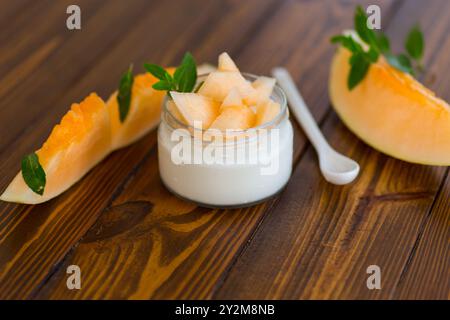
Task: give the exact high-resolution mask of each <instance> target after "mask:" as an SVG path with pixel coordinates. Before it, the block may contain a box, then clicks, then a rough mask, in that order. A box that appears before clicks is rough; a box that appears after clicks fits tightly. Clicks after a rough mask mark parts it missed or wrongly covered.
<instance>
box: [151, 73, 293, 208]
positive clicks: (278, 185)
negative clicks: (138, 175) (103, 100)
mask: <svg viewBox="0 0 450 320" xmlns="http://www.w3.org/2000/svg"><path fill="white" fill-rule="evenodd" d="M244 77H245V78H246V79H247V80H250V81H253V80H255V79H256V78H257V77H256V76H254V75H250V74H244ZM205 78H206V76H199V78H198V83H201V81H203V80H204V79H205ZM271 98H272V100H273V101H275V102H277V103H279V105H280V111H279V114H278V115H277V116H276V117H275V118H274V119H273V120H272V121H270V122H268V123H265V124H263V125H261V126H259V127H256V128H251V129H248V130H242V131H236V130H234V131H228V130H227V132H226V133H224V132H220V131H217V130H214V131H211V130H202V129H201V128H197V127H195V128H194V127H192V126H190V125H186V124H184V123H183V122H181V121H179V120H178V119H177V118H176V115H174V114H173V113H172V112H171V111H170V108H168V101H169V100H168V98H167V97H166V99H165V100H164V103H163V110H162V116H161V123H160V125H159V129H158V161H159V172H160V175H161V179H162V182H163V183H164V185H165V186H166V187H167V188H168V189H169V190H170V191H171V192H172V193H174V194H175V195H177V196H179V197H181V198H183V199H187V200H190V201H193V202H195V203H197V204H199V205H201V206H206V207H219V208H230V207H232V208H236V207H246V206H250V205H254V204H256V203H259V202H262V201H264V200H266V199H268V198H270V197H271V196H273V195H275V194H277V193H278V192H279V191H280V190H281V189H283V187H284V186H285V184H286V183H287V181H288V180H289V177H290V175H291V171H292V156H293V129H292V124H291V122H290V120H289V112H288V108H287V104H286V96H285V94H284V92H283V91H282V89H281V88H280V87H279V86H277V85H275V87H274V90H273V92H272V95H271ZM221 133H222V134H224V135H222V136H220V134H221ZM225 134H226V135H225Z"/></svg>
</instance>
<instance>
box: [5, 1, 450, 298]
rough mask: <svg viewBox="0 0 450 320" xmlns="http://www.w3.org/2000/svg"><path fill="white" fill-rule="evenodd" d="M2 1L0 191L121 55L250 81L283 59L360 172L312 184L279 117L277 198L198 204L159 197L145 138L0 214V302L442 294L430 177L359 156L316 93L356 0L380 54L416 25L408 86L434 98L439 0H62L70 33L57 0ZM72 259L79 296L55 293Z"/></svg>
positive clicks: (150, 141) (436, 194) (113, 70)
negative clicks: (235, 70) (207, 66)
mask: <svg viewBox="0 0 450 320" xmlns="http://www.w3.org/2000/svg"><path fill="white" fill-rule="evenodd" d="M12 3H13V2H10V3H8V4H7V5H5V4H3V3H2V4H1V5H0V9H4V10H0V27H3V29H2V32H0V49H1V50H0V72H1V73H2V77H1V78H0V98H1V99H0V159H1V160H2V161H0V172H1V173H2V175H0V189H3V188H4V187H6V185H7V183H8V182H9V180H10V179H11V178H12V177H13V176H14V175H15V174H16V172H17V170H18V167H19V165H18V164H19V161H20V158H21V156H22V155H23V154H25V153H27V152H29V151H31V150H33V149H35V148H36V147H38V146H39V145H40V144H41V143H42V141H43V140H44V139H45V137H46V136H47V135H48V133H49V131H50V129H51V128H52V127H53V125H54V124H55V123H56V122H57V121H58V119H59V118H60V117H61V115H62V114H64V113H65V112H66V111H67V108H68V106H69V105H70V103H72V102H73V101H78V100H80V99H81V98H82V97H83V96H85V95H86V94H88V93H89V92H91V91H97V92H99V93H100V95H101V96H102V97H104V98H107V97H108V95H109V94H110V92H112V91H113V90H114V89H115V88H116V86H117V81H118V79H119V75H120V74H121V73H122V72H123V70H124V69H125V68H126V67H127V66H128V64H129V63H130V62H131V61H132V62H134V64H135V66H137V67H138V69H139V66H141V65H142V64H143V62H147V61H151V62H156V63H160V64H164V65H171V64H175V63H177V62H178V61H179V59H180V58H181V56H182V55H183V53H184V52H185V51H186V50H190V51H191V52H193V54H194V55H195V57H196V58H197V60H198V61H209V62H213V63H214V62H215V59H216V57H217V55H218V54H219V53H220V52H222V51H228V52H229V53H230V54H231V55H232V56H233V58H235V59H236V60H237V63H238V65H240V66H243V67H242V69H244V70H245V71H247V72H253V73H256V74H269V73H270V69H271V68H272V67H273V66H276V65H283V66H286V67H287V68H288V69H289V70H290V71H291V72H292V74H293V77H294V79H295V80H296V82H297V84H298V86H299V88H300V89H301V91H302V93H303V95H304V97H305V100H306V102H307V103H308V104H309V105H310V107H311V108H312V112H313V115H314V117H315V118H316V120H318V121H319V123H320V124H321V125H322V129H323V130H324V132H325V134H326V136H327V138H328V139H330V141H331V143H332V144H333V145H334V146H335V147H336V148H337V149H338V150H340V151H343V152H344V153H346V154H348V155H350V156H352V157H354V158H355V159H357V160H358V161H359V162H360V164H361V165H362V173H361V176H360V177H359V179H358V180H357V181H356V183H355V184H353V185H350V186H345V187H336V186H332V185H330V184H327V183H325V182H324V181H323V179H322V178H321V176H320V172H319V170H318V166H317V160H316V156H315V153H314V151H313V150H312V149H311V148H310V146H309V145H308V144H307V141H306V138H305V136H304V134H303V133H302V131H301V129H299V127H298V125H297V124H295V123H294V127H295V142H294V144H295V165H296V168H295V171H294V173H293V176H292V179H291V181H290V183H289V185H288V186H287V188H286V189H285V190H284V191H283V192H282V193H281V194H280V195H279V196H277V197H275V198H273V199H271V200H269V201H267V202H265V203H263V204H261V205H258V206H254V207H251V208H246V209H239V210H211V209H206V208H200V207H197V206H195V205H194V204H192V203H190V202H186V201H183V200H180V199H178V198H176V197H175V196H174V195H172V194H170V193H169V192H168V191H167V190H166V189H165V188H164V187H163V186H162V184H161V181H160V178H159V172H158V165H157V151H156V134H155V132H153V133H151V134H149V135H147V136H146V137H144V138H143V139H141V140H140V141H138V142H137V143H136V144H134V145H132V146H130V147H128V148H125V149H123V150H119V151H116V152H114V153H113V154H112V155H110V156H109V157H108V158H107V159H105V160H104V161H103V162H102V163H101V164H100V165H98V166H97V167H96V168H94V169H93V170H92V171H91V172H90V173H89V174H88V175H87V176H86V177H85V178H83V179H82V180H81V181H80V182H79V183H77V184H76V185H75V186H74V187H73V188H71V189H70V190H69V191H67V192H66V193H64V194H63V195H61V196H60V197H58V198H56V199H54V200H52V201H50V202H48V203H45V204H43V205H38V206H25V205H15V204H7V203H3V202H2V203H0V299H111V298H113V299H149V298H151V299H177V298H185V299H203V298H207V299H211V298H213V299H216V298H225V299H228V298H230V299H237V298H244V299H255V298H288V299H299V298H301V299H303V298H306V299H311V298H315V299H325V298H337V299H352V298H356V299H366V298H375V299H399V298H406V299H413V298H419V299H423V298H438V299H446V298H447V299H448V298H449V297H450V295H449V289H448V288H449V284H450V283H449V281H450V280H449V272H448V270H449V269H450V268H449V259H448V239H449V233H448V232H449V231H448V230H449V228H448V227H449V220H448V215H449V211H450V208H449V205H450V204H449V192H450V186H449V177H448V171H449V170H448V168H439V167H425V166H419V165H411V164H407V163H404V162H401V161H397V160H394V159H392V158H390V157H387V156H384V155H382V154H380V153H378V152H377V151H375V150H373V149H371V148H369V147H368V146H366V145H365V144H364V143H363V142H361V141H360V140H358V139H357V138H356V137H355V136H354V135H353V134H352V133H350V132H349V131H348V130H347V129H346V128H345V127H344V126H343V125H342V123H341V122H340V121H339V119H338V118H337V116H336V115H335V113H334V112H333V111H331V108H330V106H329V100H328V97H327V95H326V90H325V89H326V86H327V81H328V80H327V78H328V69H329V62H330V59H331V57H332V54H333V52H334V50H335V48H334V47H333V46H332V45H330V44H329V37H330V36H331V35H333V34H335V33H338V32H340V31H341V30H342V29H345V28H349V27H351V26H352V23H353V22H352V16H353V12H354V7H355V4H356V3H361V4H363V5H368V4H374V3H375V4H379V5H380V7H381V8H382V24H383V26H385V27H387V31H388V33H389V34H390V36H391V37H392V38H393V39H395V40H394V47H396V49H401V48H400V47H401V44H402V41H403V40H402V39H403V38H404V36H405V34H406V32H407V29H408V28H409V26H411V25H413V24H414V23H415V22H416V21H420V23H421V25H422V27H423V29H424V30H425V33H426V42H427V54H426V57H425V62H426V66H427V73H426V74H425V75H424V76H423V77H422V78H421V80H422V81H423V82H425V83H426V84H427V85H429V86H430V87H431V88H432V89H434V90H435V91H436V92H437V93H438V94H439V95H441V96H443V98H445V99H447V100H449V98H450V96H449V95H448V84H449V83H450V81H449V80H450V79H449V76H448V75H449V74H450V70H449V68H450V65H449V63H448V57H447V55H446V52H448V51H449V50H450V42H449V41H450V39H449V37H448V30H449V28H450V19H449V17H448V12H450V6H449V5H450V4H449V3H448V2H446V1H445V0H432V1H429V2H426V3H425V2H423V1H419V0H408V1H390V0H382V1H369V0H367V1H345V0H339V1H327V0H319V1H308V0H297V1H293V0H284V1H278V0H264V1H262V0H249V1H239V0H224V1H202V0H195V1H192V0H181V1H146V0H145V1H144V0H130V1H127V2H124V1H121V0H111V1H108V2H104V1H100V0H89V1H87V0H80V1H78V3H80V6H81V7H82V12H83V29H82V31H81V32H69V31H68V30H67V29H66V28H65V17H66V14H65V6H66V5H67V4H68V3H69V2H67V1H66V0H64V1H59V2H58V4H55V3H54V2H53V1H47V0H43V1H39V2H38V1H29V0H21V1H20V2H14V4H12ZM3 7H4V8H3ZM44 11H45V14H42V12H44ZM3 17H5V18H7V17H15V19H14V21H13V22H12V23H4V21H3ZM436 21H439V23H436ZM33 30H34V31H35V32H32V31H33ZM141 70H142V69H141ZM72 264H76V265H79V266H80V267H81V272H82V289H81V290H75V291H71V290H68V289H67V287H66V279H67V274H66V268H67V267H68V266H69V265H72ZM370 264H377V265H379V266H380V267H381V269H382V290H380V291H376V290H373V291H369V290H368V289H367V287H366V285H365V283H366V279H367V274H366V268H367V266H368V265H370Z"/></svg>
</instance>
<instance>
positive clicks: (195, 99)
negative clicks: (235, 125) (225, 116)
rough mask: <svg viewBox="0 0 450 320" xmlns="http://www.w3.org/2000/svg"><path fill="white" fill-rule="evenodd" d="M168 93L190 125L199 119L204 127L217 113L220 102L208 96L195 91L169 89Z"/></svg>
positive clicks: (206, 126) (208, 124)
mask: <svg viewBox="0 0 450 320" xmlns="http://www.w3.org/2000/svg"><path fill="white" fill-rule="evenodd" d="M170 95H171V96H172V98H173V101H174V102H175V105H176V106H177V108H178V111H180V114H181V115H182V116H183V118H184V119H185V120H186V122H187V123H188V124H189V125H191V126H193V125H194V121H199V122H201V123H202V127H203V128H204V129H206V128H208V127H209V126H210V124H211V123H212V122H213V121H214V119H216V117H217V116H218V114H219V107H220V104H219V103H218V102H216V101H214V100H212V99H209V98H208V97H204V96H202V95H200V94H197V93H180V92H175V91H171V92H170Z"/></svg>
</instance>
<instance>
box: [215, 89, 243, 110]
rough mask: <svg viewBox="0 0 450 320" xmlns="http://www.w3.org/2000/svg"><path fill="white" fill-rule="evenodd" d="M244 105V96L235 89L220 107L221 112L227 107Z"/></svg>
mask: <svg viewBox="0 0 450 320" xmlns="http://www.w3.org/2000/svg"><path fill="white" fill-rule="evenodd" d="M242 105H244V101H243V100H242V96H241V94H240V93H239V90H238V89H237V88H233V89H231V91H230V92H229V93H228V95H227V96H226V97H225V99H224V100H223V102H222V105H221V106H220V111H222V110H223V109H224V108H227V107H235V106H242Z"/></svg>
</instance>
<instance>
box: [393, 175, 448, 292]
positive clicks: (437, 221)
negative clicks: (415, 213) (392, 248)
mask: <svg viewBox="0 0 450 320" xmlns="http://www.w3.org/2000/svg"><path fill="white" fill-rule="evenodd" d="M449 212H450V175H448V169H447V179H446V180H445V182H444V183H443V185H442V189H441V192H440V194H439V197H438V198H437V200H436V203H435V204H434V206H433V209H432V211H431V213H430V216H429V217H428V218H427V222H426V223H425V224H424V227H423V230H421V232H420V234H419V237H418V239H417V241H416V245H415V247H414V249H413V250H412V253H411V254H410V259H409V261H408V263H407V264H406V265H405V268H404V269H403V273H402V276H401V277H400V280H399V282H398V284H397V288H396V291H395V295H394V298H395V299H442V300H445V299H449V298H450V296H449V288H450V272H449V270H450V256H449V243H448V240H449V239H450V234H449V230H450V228H449V227H450V220H449V219H450V216H449Z"/></svg>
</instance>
